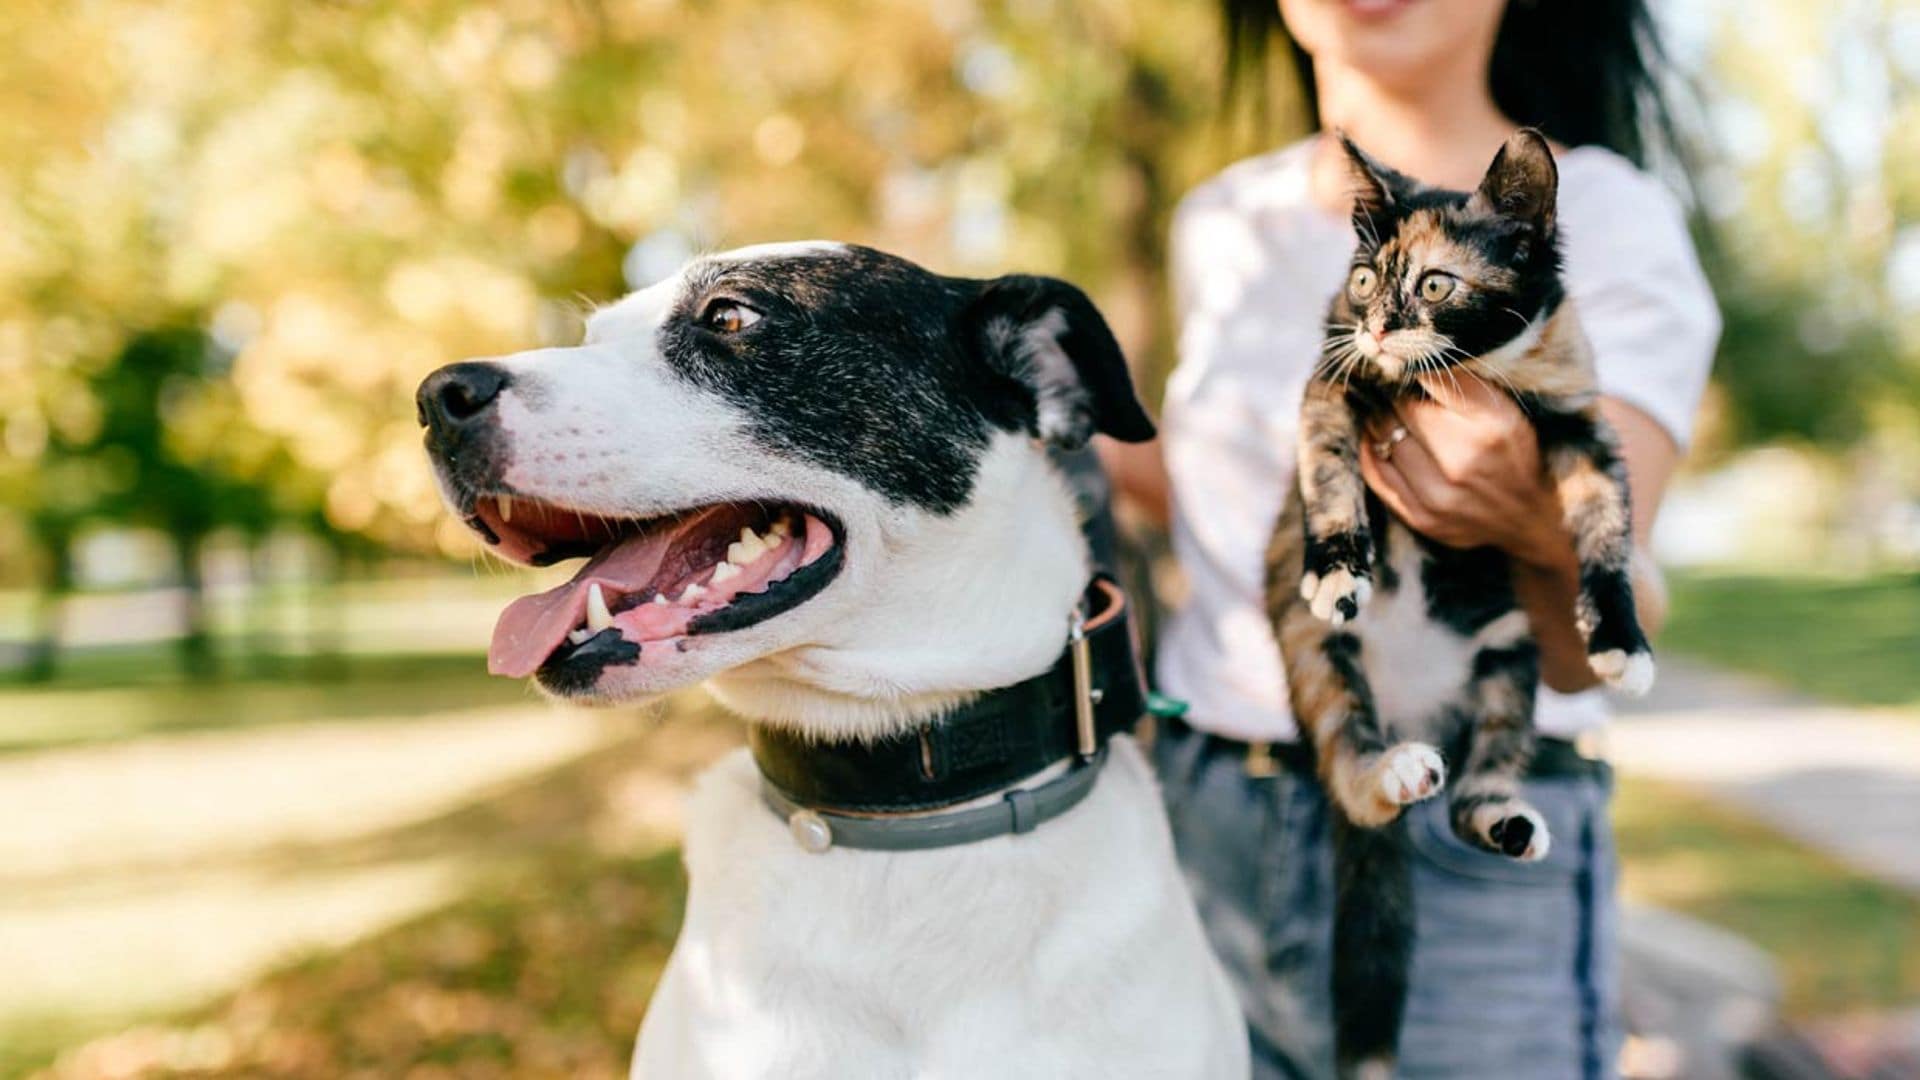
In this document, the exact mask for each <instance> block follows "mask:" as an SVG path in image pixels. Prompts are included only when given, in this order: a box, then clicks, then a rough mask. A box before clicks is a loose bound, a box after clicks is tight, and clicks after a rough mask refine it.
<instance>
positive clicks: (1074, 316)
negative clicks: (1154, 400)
mask: <svg viewBox="0 0 1920 1080" xmlns="http://www.w3.org/2000/svg"><path fill="white" fill-rule="evenodd" d="M962 326H963V336H964V338H965V340H967V341H968V342H969V343H970V345H971V347H972V348H973V349H974V351H975V352H976V353H977V354H978V355H979V356H980V357H981V359H983V360H985V361H986V363H987V366H988V367H990V368H992V369H993V370H994V371H996V372H998V373H999V374H1001V375H1003V376H1005V377H1006V378H1008V379H1011V380H1012V381H1013V382H1014V383H1016V384H1018V386H1019V387H1021V388H1023V389H1024V394H1023V395H1022V401H1021V402H1020V404H1019V407H1018V408H1017V410H1016V411H1017V412H1018V414H1019V415H1020V417H1021V419H1022V421H1023V423H1024V426H1025V427H1026V430H1027V432H1028V433H1029V434H1031V435H1033V436H1034V437H1035V438H1038V439H1043V440H1045V441H1046V442H1048V443H1051V444H1052V445H1055V446H1061V447H1066V448H1068V449H1075V448H1078V447H1081V446H1084V445H1086V442H1087V439H1088V438H1090V437H1091V436H1092V435H1093V433H1094V432H1096V431H1098V432H1100V433H1101V434H1104V435H1111V436H1113V437H1114V438H1116V439H1119V440H1120V441H1122V442H1146V441H1147V440H1148V439H1151V438H1153V434H1154V431H1153V421H1152V420H1151V419H1149V418H1148V417H1147V413H1146V410H1144V409H1142V408H1141V407H1140V401H1139V399H1138V398H1136V397H1134V393H1133V379H1132V378H1131V377H1130V376H1129V375H1128V374H1127V359H1126V357H1125V356H1124V355H1123V354H1122V353H1121V352H1120V343H1119V342H1117V341H1115V340H1114V339H1113V331H1112V330H1110V329H1108V328H1107V320H1105V319H1103V318H1101V317H1100V312H1099V310H1098V309H1096V308H1095V307H1094V306H1093V301H1092V300H1089V299H1087V294H1086V293H1083V292H1081V291H1080V290H1079V289H1077V288H1075V287H1073V286H1072V285H1069V284H1067V283H1066V282H1064V281H1061V280H1059V279H1058V278H1047V277H1033V276H1031V275H1028V274H1009V275H1007V276H1006V277H1001V278H995V279H993V280H992V281H988V282H985V283H984V284H982V285H981V287H980V293H979V295H978V296H976V297H975V298H974V300H973V302H972V303H971V304H969V305H968V306H967V309H966V312H965V314H964V316H963V317H962Z"/></svg>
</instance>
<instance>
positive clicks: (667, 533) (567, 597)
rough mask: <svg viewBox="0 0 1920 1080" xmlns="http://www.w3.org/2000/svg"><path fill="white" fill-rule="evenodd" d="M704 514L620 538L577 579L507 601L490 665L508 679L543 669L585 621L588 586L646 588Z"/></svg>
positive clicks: (614, 591) (610, 590) (617, 591)
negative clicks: (674, 545)
mask: <svg viewBox="0 0 1920 1080" xmlns="http://www.w3.org/2000/svg"><path fill="white" fill-rule="evenodd" d="M705 516H706V515H704V514H696V515H694V516H692V517H689V518H687V519H685V520H683V521H680V522H676V523H675V524H673V525H671V526H668V527H665V528H660V529H655V530H652V531H650V532H648V533H647V534H646V535H643V536H634V537H630V538H628V539H626V540H622V541H621V542H619V543H618V544H614V545H612V546H611V547H608V548H607V549H606V550H604V551H602V552H600V553H599V554H598V555H595V556H594V557H593V558H592V559H590V560H588V561H587V564H586V565H585V566H583V567H581V568H580V572H579V573H577V574H575V575H573V580H572V581H569V582H567V583H566V584H565V585H560V586H556V587H554V588H551V589H548V590H547V591H546V592H543V593H535V594H533V595H532V596H523V597H521V598H520V599H518V600H515V601H514V602H513V603H511V604H508V605H507V610H505V611H503V612H501V613H500V621H499V622H497V623H495V624H494V626H493V643H492V644H490V645H489V646H487V670H488V671H489V672H491V673H493V674H495V675H505V676H506V677H508V678H510V679H524V678H526V677H527V676H528V675H531V674H533V673H534V672H536V671H538V670H540V665H541V664H543V663H545V662H546V660H547V657H549V656H551V655H553V650H555V649H557V648H559V647H560V643H561V642H562V641H564V640H566V636H567V634H568V633H569V632H570V631H572V630H573V628H574V627H576V626H579V625H580V624H581V623H582V622H585V621H586V614H587V586H589V585H591V584H593V583H594V582H596V581H597V582H599V583H600V587H601V588H602V589H603V590H605V591H606V592H607V594H608V597H609V599H611V598H612V597H614V596H620V595H625V594H627V593H636V592H640V591H641V590H643V589H645V588H646V587H647V585H648V583H650V582H651V581H652V580H653V576H654V574H655V573H656V572H658V571H659V569H660V562H661V560H662V559H664V558H666V555H667V551H668V549H670V548H671V547H672V546H673V542H674V541H675V540H677V539H679V538H680V537H681V536H683V535H685V534H686V532H687V531H688V530H689V529H693V528H695V527H697V526H698V524H699V522H700V520H701V519H702V518H704V517H705Z"/></svg>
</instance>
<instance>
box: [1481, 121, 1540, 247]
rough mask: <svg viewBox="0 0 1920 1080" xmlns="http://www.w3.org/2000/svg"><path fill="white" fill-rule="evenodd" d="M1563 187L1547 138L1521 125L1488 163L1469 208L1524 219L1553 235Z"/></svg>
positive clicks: (1517, 219) (1518, 219)
mask: <svg viewBox="0 0 1920 1080" xmlns="http://www.w3.org/2000/svg"><path fill="white" fill-rule="evenodd" d="M1559 187H1560V169H1559V166H1557V165H1555V164H1554V161H1553V149H1552V148H1551V147H1549V146H1548V145H1547V137H1546V136H1545V135H1542V134H1540V133H1539V132H1538V131H1536V130H1534V129H1533V128H1521V129H1520V130H1519V131H1516V132H1514V133H1513V134H1512V135H1511V136H1509V137H1508V139H1507V142H1506V145H1504V146H1502V147H1501V148H1500V152H1499V153H1497V154H1495V155H1493V164H1492V165H1489V166H1487V175H1486V176H1485V177H1484V178H1482V179H1481V181H1480V187H1479V189H1478V190H1476V191H1475V192H1474V193H1473V197H1472V198H1471V199H1469V200H1468V201H1467V207H1468V208H1469V209H1471V210H1477V211H1479V212H1481V213H1490V214H1499V215H1501V216H1503V217H1508V218H1512V219H1514V220H1515V221H1524V222H1526V223H1528V224H1530V225H1532V226H1534V227H1535V228H1537V229H1538V230H1540V232H1541V234H1542V235H1551V234H1552V233H1553V224H1554V198H1555V193H1556V192H1557V191H1558V189H1559Z"/></svg>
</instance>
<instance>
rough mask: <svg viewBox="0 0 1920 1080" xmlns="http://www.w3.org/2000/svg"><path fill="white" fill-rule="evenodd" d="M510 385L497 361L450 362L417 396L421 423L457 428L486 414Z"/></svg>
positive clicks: (425, 382)
mask: <svg viewBox="0 0 1920 1080" xmlns="http://www.w3.org/2000/svg"><path fill="white" fill-rule="evenodd" d="M506 387H507V373H506V371H504V370H503V369H501V368H500V367H499V366H498V365H497V364H486V363H473V362H469V363H465V364H448V365H447V366H446V367H443V368H441V369H440V370H439V371H436V372H434V373H433V374H431V375H429V376H427V377H426V380H425V381H423V382H422V383H421V384H420V390H419V392H418V393H416V394H415V395H414V397H413V402H414V405H415V406H417V407H418V409H419V414H420V426H421V427H434V428H443V429H453V428H457V427H460V426H461V425H464V424H469V423H472V422H473V421H474V420H476V419H478V418H479V417H481V416H484V415H486V412H487V410H488V409H490V408H492V407H493V403H494V401H495V400H496V399H498V398H499V397H500V391H502V390H504V389H506Z"/></svg>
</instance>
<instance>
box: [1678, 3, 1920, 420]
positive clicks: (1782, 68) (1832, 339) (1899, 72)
mask: <svg viewBox="0 0 1920 1080" xmlns="http://www.w3.org/2000/svg"><path fill="white" fill-rule="evenodd" d="M1688 16H1689V19H1690V20H1700V21H1702V22H1703V23H1704V24H1705V25H1703V26H1701V27H1698V28H1696V30H1695V33H1696V35H1697V36H1698V37H1699V38H1700V39H1701V40H1702V41H1704V42H1705V43H1706V48H1705V50H1704V56H1703V57H1702V58H1701V61H1700V63H1701V71H1700V76H1701V78H1702V81H1703V82H1704V84H1705V89H1706V92H1707V93H1706V97H1707V109H1708V112H1707V115H1706V117H1705V119H1706V121H1707V124H1708V126H1709V131H1710V133H1711V143H1712V145H1711V146H1710V148H1709V149H1710V151H1711V153H1710V154H1709V155H1708V160H1709V161H1710V162H1711V165H1710V167H1709V168H1708V169H1707V170H1706V171H1705V172H1704V173H1703V174H1702V175H1701V176H1700V177H1699V178H1698V179H1699V183H1698V184H1697V186H1698V188H1699V190H1700V191H1701V194H1702V209H1703V210H1704V211H1705V212H1706V213H1707V215H1708V218H1709V220H1710V221H1711V223H1712V233H1713V236H1714V238H1715V241H1716V242H1715V243H1711V244H1709V245H1707V254H1708V256H1709V258H1708V270H1709V272H1710V274H1711V275H1712V276H1713V279H1714V282H1715V288H1716V292H1717V293H1718V295H1719V298H1720V302H1721V305H1722V308H1723V311H1724V313H1725V317H1726V333H1725V337H1724V339H1723V341H1722V347H1721V359H1720V362H1719V363H1718V365H1717V366H1716V370H1715V378H1716V381H1717V383H1718V384H1719V386H1720V388H1721V390H1722V391H1723V393H1724V404H1725V408H1724V409H1723V410H1721V413H1722V417H1723V424H1722V428H1723V431H1722V436H1723V439H1724V441H1725V443H1726V444H1727V445H1730V446H1740V445H1751V444H1754V443H1761V442H1768V441H1775V440H1782V439H1786V440H1793V441H1798V442H1802V443H1806V444H1811V445H1814V446H1819V447H1825V448H1829V449H1843V448H1847V447H1850V446H1853V445H1854V444H1856V443H1859V442H1860V441H1862V440H1863V439H1866V438H1869V437H1873V436H1876V435H1882V436H1889V435H1890V436H1893V437H1895V438H1896V439H1899V440H1902V441H1905V442H1906V443H1907V444H1908V445H1909V446H1912V445H1914V436H1915V433H1916V432H1917V431H1920V333H1916V332H1915V331H1916V330H1920V327H1917V326H1916V325H1915V314H1916V303H1915V302H1916V301H1920V295H1916V296H1914V297H1912V298H1910V299H1909V301H1908V303H1907V310H1906V311H1905V312H1904V313H1903V312H1902V311H1901V310H1900V304H1899V302H1898V300H1897V298H1896V297H1895V296H1894V294H1893V291H1892V289H1890V287H1889V273H1890V270H1892V269H1893V268H1894V260H1895V255H1896V251H1897V248H1898V245H1899V243H1900V240H1901V238H1902V237H1903V236H1905V237H1906V238H1907V239H1908V242H1909V243H1910V244H1912V243H1915V242H1916V241H1920V151H1917V150H1916V146H1917V145H1920V144H1916V143H1915V141H1914V140H1913V138H1912V136H1911V132H1912V131H1914V130H1916V127H1915V125H1916V124H1920V103H1917V102H1916V97H1915V95H1914V94H1913V93H1912V90H1913V87H1914V84H1915V82H1916V81H1917V77H1920V5H1916V4H1913V3H1911V2H1883V0H1867V2H1848V3H1843V4H1832V3H1827V2H1824V0H1787V2H1782V3H1775V4H1770V5H1765V6H1763V7H1754V6H1752V5H1745V4H1727V3H1719V4H1715V5H1712V6H1711V7H1710V8H1709V7H1707V6H1704V5H1703V6H1702V8H1700V9H1695V10H1692V11H1690V12H1689V13H1688ZM1916 253H1920V247H1916ZM1914 269H1915V271H1917V272H1920V265H1916V267H1915V268H1914ZM1916 284H1920V275H1916ZM1903 323H1904V325H1903Z"/></svg>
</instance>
